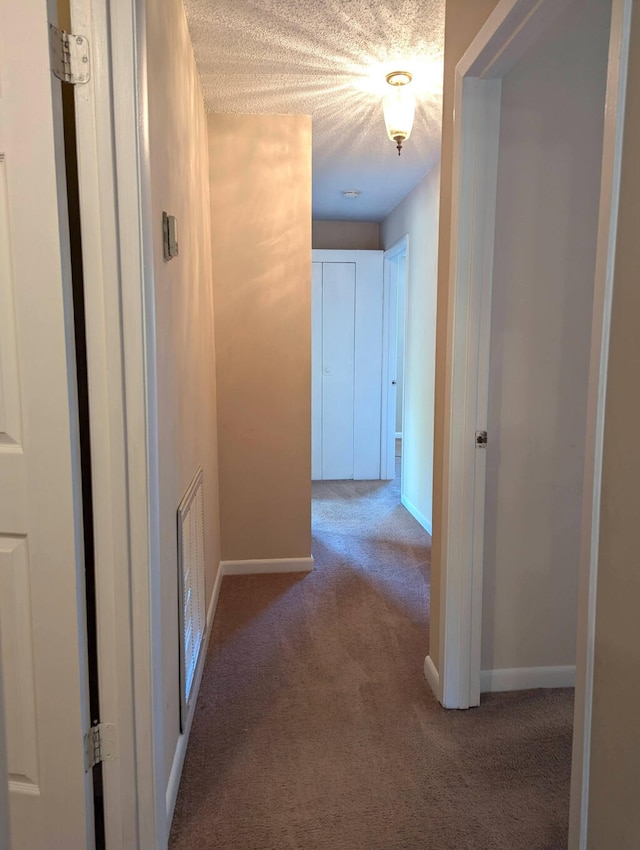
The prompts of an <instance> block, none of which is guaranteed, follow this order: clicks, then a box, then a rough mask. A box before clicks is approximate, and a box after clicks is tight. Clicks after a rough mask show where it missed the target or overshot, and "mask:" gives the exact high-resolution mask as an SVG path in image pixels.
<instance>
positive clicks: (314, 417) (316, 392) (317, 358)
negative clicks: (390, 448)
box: [311, 263, 322, 481]
mask: <svg viewBox="0 0 640 850" xmlns="http://www.w3.org/2000/svg"><path fill="white" fill-rule="evenodd" d="M311 268H312V272H311V478H312V479H313V480H314V481H319V480H320V479H321V478H322V263H313V264H312V267H311Z"/></svg>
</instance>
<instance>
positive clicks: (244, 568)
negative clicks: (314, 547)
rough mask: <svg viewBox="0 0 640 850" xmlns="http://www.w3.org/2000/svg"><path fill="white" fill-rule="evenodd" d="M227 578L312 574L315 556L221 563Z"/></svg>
mask: <svg viewBox="0 0 640 850" xmlns="http://www.w3.org/2000/svg"><path fill="white" fill-rule="evenodd" d="M220 569H221V570H222V573H223V575H225V576H251V575H260V574H264V573H310V572H311V571H312V570H313V556H309V557H308V558H263V559H256V560H253V561H221V562H220Z"/></svg>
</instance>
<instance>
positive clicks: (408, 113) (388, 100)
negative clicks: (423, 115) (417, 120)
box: [382, 85, 416, 143]
mask: <svg viewBox="0 0 640 850" xmlns="http://www.w3.org/2000/svg"><path fill="white" fill-rule="evenodd" d="M382 111H383V112H384V121H385V124H386V125H387V134H388V136H389V138H390V139H391V141H392V142H396V143H397V142H404V141H406V140H407V139H408V138H409V136H410V135H411V128H412V127H413V117H414V115H415V111H416V100H415V98H414V96H413V92H411V91H410V90H409V87H408V86H398V85H394V86H391V91H390V92H389V93H388V94H387V95H385V98H384V100H383V102H382Z"/></svg>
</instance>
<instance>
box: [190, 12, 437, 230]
mask: <svg viewBox="0 0 640 850" xmlns="http://www.w3.org/2000/svg"><path fill="white" fill-rule="evenodd" d="M444 5H445V0H341V2H340V1H339V0H185V8H186V12H187V19H188V22H189V29H190V31H191V38H192V40H193V46H194V51H195V56H196V62H197V64H198V68H199V70H200V75H201V77H202V86H203V90H204V97H205V104H206V108H207V111H209V112H222V113H224V112H237V113H252V114H261V113H266V114H307V115H312V116H313V217H314V218H315V219H351V220H360V221H381V220H382V219H383V218H384V217H385V216H386V215H387V213H388V212H390V211H391V210H392V209H393V208H394V207H395V206H396V204H398V203H399V202H400V201H401V200H402V198H404V197H405V195H407V194H408V192H410V191H411V189H412V188H413V187H414V186H415V185H416V183H417V182H418V181H419V180H420V178H421V177H422V176H423V175H424V174H425V173H426V172H427V171H428V170H429V168H431V166H432V165H433V163H434V162H435V161H436V160H437V158H438V156H439V149H440V125H441V110H442V56H443V47H444ZM394 70H409V71H411V72H412V73H413V75H414V80H413V83H412V87H413V88H414V91H415V94H416V97H417V101H418V106H417V109H416V120H415V123H414V128H413V131H412V134H411V138H410V139H409V141H408V142H406V143H405V147H404V148H403V151H402V156H401V157H398V155H397V152H396V150H395V146H394V144H393V143H392V142H390V141H389V139H388V138H387V135H386V132H385V126H384V118H383V115H382V98H383V96H384V94H385V92H386V90H388V86H387V84H386V82H385V74H387V73H388V72H389V71H394ZM285 189H286V187H283V190H285ZM345 189H360V190H361V192H362V194H361V195H360V197H359V198H358V199H357V200H346V199H344V198H343V197H342V191H343V190H345Z"/></svg>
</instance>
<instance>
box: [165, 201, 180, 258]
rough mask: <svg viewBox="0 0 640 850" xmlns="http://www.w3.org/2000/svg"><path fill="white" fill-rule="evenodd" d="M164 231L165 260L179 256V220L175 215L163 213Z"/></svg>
mask: <svg viewBox="0 0 640 850" xmlns="http://www.w3.org/2000/svg"><path fill="white" fill-rule="evenodd" d="M162 233H163V236H164V238H163V244H164V258H165V260H172V259H173V258H174V257H177V256H178V222H177V221H176V217H175V215H169V214H168V213H166V212H163V213H162Z"/></svg>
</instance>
